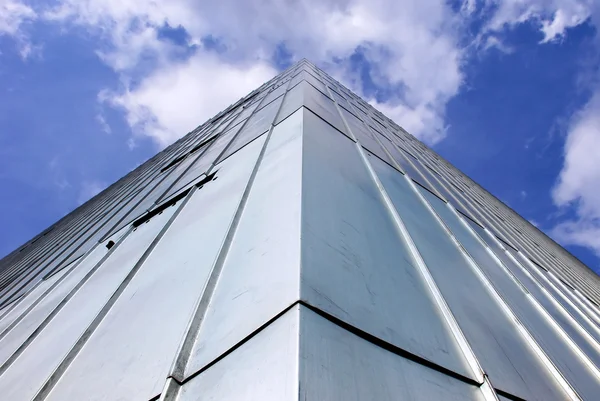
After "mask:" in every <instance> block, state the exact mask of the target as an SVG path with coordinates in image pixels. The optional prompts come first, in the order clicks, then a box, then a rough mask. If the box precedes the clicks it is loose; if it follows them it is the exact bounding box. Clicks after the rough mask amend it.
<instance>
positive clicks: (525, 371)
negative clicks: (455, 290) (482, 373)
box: [421, 189, 566, 401]
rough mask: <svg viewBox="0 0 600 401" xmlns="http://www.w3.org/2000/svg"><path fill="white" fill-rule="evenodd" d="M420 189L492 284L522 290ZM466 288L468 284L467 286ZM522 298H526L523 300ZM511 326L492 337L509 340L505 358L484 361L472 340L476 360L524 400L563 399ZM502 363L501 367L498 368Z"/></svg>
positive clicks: (443, 207)
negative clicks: (506, 331) (501, 335)
mask: <svg viewBox="0 0 600 401" xmlns="http://www.w3.org/2000/svg"><path fill="white" fill-rule="evenodd" d="M421 192H422V193H423V195H424V196H425V198H426V199H427V200H428V202H429V204H430V205H431V206H432V207H433V208H434V210H435V211H436V213H437V214H438V215H439V216H440V218H441V219H442V221H443V222H444V223H445V224H446V225H447V226H448V228H449V229H450V230H451V231H452V233H453V235H454V236H455V237H456V239H457V240H458V241H459V242H460V244H461V245H462V246H463V247H464V249H465V250H466V251H467V252H468V254H469V255H470V256H471V257H472V258H473V260H474V262H475V263H476V264H477V266H478V267H479V268H480V269H481V270H482V271H483V272H484V273H485V274H486V275H487V277H488V278H489V279H491V281H492V283H493V285H494V286H499V287H501V288H510V289H512V290H513V291H516V292H521V293H522V290H521V289H520V288H519V287H518V286H517V284H516V283H515V282H514V281H512V280H511V278H510V276H509V275H508V274H507V273H506V272H504V271H503V269H502V267H501V266H500V265H499V263H498V262H497V260H496V259H494V258H493V257H492V255H491V253H490V252H489V251H488V250H487V249H486V248H485V247H484V246H483V244H482V243H481V242H479V241H478V240H477V238H476V237H475V236H474V235H473V234H471V232H469V230H468V228H467V226H465V225H464V224H463V223H462V222H461V221H460V220H459V218H458V216H457V215H456V214H455V213H453V212H452V211H451V210H450V209H449V208H448V206H447V205H446V204H445V203H444V202H442V201H441V200H440V199H438V198H437V197H435V196H434V195H432V194H430V193H429V192H427V191H426V190H424V189H423V190H421ZM469 288H472V287H471V286H470V287H469ZM518 299H521V297H520V295H518ZM523 301H524V302H528V301H527V300H523ZM453 310H454V309H453ZM474 315H475V314H474ZM512 326H513V328H512V330H514V331H513V332H512V333H510V334H509V333H504V334H505V336H506V337H505V338H506V340H500V341H498V340H495V341H496V342H498V343H499V345H500V346H503V345H504V344H513V345H511V348H506V349H505V351H504V352H505V353H506V356H507V359H508V360H506V359H505V358H498V357H497V356H496V357H495V358H494V359H490V362H487V361H488V360H487V359H484V358H483V356H484V355H485V354H484V353H483V352H480V351H479V347H478V343H472V345H473V347H474V348H475V351H476V353H477V355H478V356H480V357H481V358H480V360H481V362H482V364H483V367H484V369H485V370H486V371H487V372H488V374H489V375H490V378H491V380H492V381H493V383H494V385H495V386H496V387H497V388H499V389H501V390H504V391H506V392H508V393H511V394H514V395H517V396H519V397H522V398H525V399H528V400H540V401H541V400H552V399H556V400H561V399H565V398H566V395H565V394H564V393H563V391H562V390H561V388H560V386H559V384H558V383H556V382H555V381H554V379H553V377H552V375H551V373H550V372H549V371H548V369H547V368H546V366H545V365H544V364H543V362H542V361H541V360H540V359H539V358H538V357H536V355H535V354H534V351H533V350H532V349H529V347H527V346H526V345H525V344H524V343H523V340H522V339H521V337H520V336H519V333H518V330H515V328H514V325H512ZM491 332H492V333H495V336H494V337H496V338H499V337H500V336H499V334H501V333H500V332H499V331H498V330H493V331H492V330H491ZM467 334H469V332H467ZM509 336H510V337H512V338H510V337H509ZM519 340H520V341H519ZM514 344H518V345H519V346H514ZM487 353H489V350H488V352H487ZM496 355H500V353H499V352H498V353H497V354H496ZM502 366H503V368H501V367H502ZM510 367H512V368H510Z"/></svg>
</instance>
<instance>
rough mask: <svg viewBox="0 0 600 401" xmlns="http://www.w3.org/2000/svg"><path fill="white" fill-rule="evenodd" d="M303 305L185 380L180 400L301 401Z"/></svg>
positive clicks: (177, 397)
mask: <svg viewBox="0 0 600 401" xmlns="http://www.w3.org/2000/svg"><path fill="white" fill-rule="evenodd" d="M299 320H300V311H299V306H295V307H293V308H292V309H291V310H289V311H288V312H287V313H285V314H284V315H283V316H281V317H280V318H278V319H277V320H275V321H274V322H273V323H271V324H270V325H269V326H267V327H266V328H265V329H264V330H262V331H260V332H259V333H258V334H256V335H255V336H254V337H252V338H251V339H250V340H249V341H247V342H245V343H244V344H243V345H242V346H240V347H239V348H237V349H235V350H234V351H233V352H231V353H230V354H228V355H227V356H225V357H224V358H223V359H221V360H220V361H218V362H217V363H215V364H214V365H213V366H211V367H210V368H209V369H207V370H206V371H204V372H202V373H200V374H199V375H198V376H196V377H193V378H191V379H190V380H189V381H188V382H186V383H184V384H183V386H182V387H181V389H180V390H179V393H178V395H177V396H176V398H175V397H174V398H173V399H174V400H176V401H208V400H228V401H299V398H298V363H299V358H298V342H299V340H298V335H299V329H300V327H299V326H300V321H299Z"/></svg>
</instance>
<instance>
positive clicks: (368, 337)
mask: <svg viewBox="0 0 600 401" xmlns="http://www.w3.org/2000/svg"><path fill="white" fill-rule="evenodd" d="M296 305H301V306H303V307H305V308H307V309H309V310H311V311H312V312H314V313H316V314H318V315H319V316H321V317H322V318H325V319H326V320H328V321H329V322H331V323H333V324H335V325H337V326H338V327H341V328H342V329H344V330H346V331H348V332H350V333H351V334H354V335H355V336H357V337H359V338H361V339H363V340H365V341H368V342H369V343H371V344H373V345H376V346H377V347H379V348H383V349H384V350H386V351H389V352H391V353H393V354H395V355H398V356H400V357H403V358H405V359H408V360H410V361H413V362H415V363H418V364H419V365H422V366H425V367H428V368H430V369H433V370H435V371H437V372H440V373H442V374H445V375H446V376H450V377H452V378H454V379H457V380H460V381H461V382H464V383H467V384H470V385H473V386H477V387H480V386H481V385H482V383H479V382H477V381H476V380H473V379H471V378H469V377H466V376H463V375H461V374H459V373H456V372H454V371H452V370H450V369H448V368H445V367H443V366H441V365H438V364H437V363H435V362H432V361H430V360H428V359H425V358H423V357H421V356H419V355H416V354H413V353H411V352H409V351H407V350H405V349H402V348H400V347H398V346H396V345H393V344H391V343H389V342H387V341H385V340H382V339H380V338H379V337H376V336H374V335H372V334H369V333H367V332H365V331H363V330H361V329H359V328H357V327H355V326H353V325H351V324H349V323H346V322H345V321H343V320H341V319H339V318H337V317H335V316H333V315H330V314H329V313H327V312H325V311H323V310H321V309H319V308H317V307H315V306H313V305H311V304H309V303H308V302H306V301H303V300H298V301H295V302H294V303H292V304H291V305H289V306H287V307H286V308H285V309H283V310H282V311H281V312H279V313H278V314H276V315H275V316H273V317H272V318H271V319H269V320H268V321H267V322H265V323H264V324H262V325H261V326H260V327H258V328H257V329H255V330H254V331H253V332H251V333H250V334H248V335H247V336H246V337H244V338H243V339H242V340H240V341H239V342H237V343H236V344H235V345H233V346H232V347H231V348H229V349H228V350H227V351H225V352H223V353H222V354H221V355H219V356H218V357H216V358H215V359H213V360H212V361H210V362H209V363H207V364H206V365H204V366H203V367H202V368H200V369H199V370H197V371H196V372H194V373H192V374H190V375H189V376H188V377H186V378H184V379H183V380H178V379H177V378H176V377H173V376H169V377H170V378H172V379H173V380H175V381H176V382H177V384H179V385H184V384H185V383H187V382H189V381H190V380H192V379H193V378H195V377H196V376H198V375H200V374H202V373H203V372H205V371H206V370H208V369H209V368H211V367H212V366H214V365H215V364H216V363H217V362H219V361H221V360H222V359H224V358H225V357H226V356H228V355H229V354H231V353H232V352H233V351H235V350H236V349H238V348H240V347H241V346H242V345H244V344H245V343H247V342H248V341H250V340H251V339H252V338H254V337H255V336H256V335H258V334H259V333H260V332H261V331H263V330H264V329H266V328H267V327H268V326H269V325H271V323H273V322H274V321H276V320H277V319H279V318H280V317H281V316H283V315H284V314H285V313H286V312H288V311H289V310H290V309H292V308H293V307H294V306H296ZM509 398H511V399H515V400H520V398H514V396H513V395H510V397H509Z"/></svg>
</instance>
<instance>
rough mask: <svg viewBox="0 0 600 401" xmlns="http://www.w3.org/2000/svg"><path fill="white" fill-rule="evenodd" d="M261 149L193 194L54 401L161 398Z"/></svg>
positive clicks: (222, 169)
mask: <svg viewBox="0 0 600 401" xmlns="http://www.w3.org/2000/svg"><path fill="white" fill-rule="evenodd" d="M261 145H262V143H261V141H258V142H257V143H256V145H255V146H253V147H248V148H247V149H245V150H246V151H242V152H240V153H239V154H238V155H236V158H237V157H238V156H239V158H237V159H234V158H232V159H231V160H228V161H226V162H225V163H223V164H221V165H220V167H219V174H218V179H217V180H215V181H214V182H211V183H209V184H207V185H205V186H204V187H203V188H202V189H199V190H197V191H196V192H194V193H193V194H192V196H191V199H190V200H189V201H188V202H187V203H186V204H185V207H184V208H183V209H182V210H181V212H180V213H179V214H178V216H177V218H176V219H175V221H174V222H173V223H172V225H171V226H170V227H169V229H168V231H167V232H166V233H165V234H164V236H163V237H162V238H161V240H160V242H159V243H158V244H157V245H156V247H155V248H154V249H153V251H152V253H151V255H150V256H149V257H148V259H147V260H146V261H145V262H144V264H143V265H142V267H141V269H140V270H139V272H138V273H137V274H136V276H135V277H134V278H133V279H132V280H131V282H130V283H129V285H128V286H127V288H126V289H125V291H124V292H123V294H122V296H121V297H120V298H119V300H118V301H117V302H116V303H115V304H114V306H113V307H112V308H111V310H110V312H109V313H108V314H107V316H106V317H105V318H104V320H103V321H102V323H101V324H100V325H99V326H98V328H97V329H96V330H95V331H94V333H93V335H92V336H91V337H90V339H89V340H88V341H87V344H86V346H85V348H84V349H83V350H82V351H81V352H80V353H79V355H77V357H76V358H75V359H74V360H73V362H72V363H71V364H70V366H69V368H68V369H67V371H66V372H65V373H64V375H63V377H62V378H61V379H60V381H59V382H58V383H57V384H56V386H55V388H54V389H53V391H52V393H51V394H50V396H49V397H48V399H49V400H64V399H85V398H86V395H88V394H90V393H92V394H96V396H95V397H96V398H95V399H96V400H115V399H127V400H133V399H143V400H147V399H150V398H152V397H153V396H155V395H156V394H159V393H160V392H161V389H162V386H163V384H164V383H163V382H164V379H165V378H166V377H167V376H168V373H169V368H170V367H171V363H172V361H173V358H174V355H175V353H176V351H177V349H178V347H179V343H180V341H181V339H182V337H183V335H184V332H185V329H186V328H187V325H188V321H189V319H190V316H191V314H192V312H193V310H194V306H195V304H196V303H197V301H198V299H199V298H200V297H201V295H202V289H203V288H204V287H205V286H206V282H207V279H208V277H209V274H210V272H211V269H212V267H213V264H214V263H215V260H216V259H217V256H218V253H219V249H220V248H221V245H222V244H223V242H224V240H225V236H226V234H227V229H228V228H229V225H230V223H231V221H232V220H233V216H234V213H235V210H236V207H237V205H238V204H239V201H240V199H241V197H242V194H243V191H244V188H245V186H246V184H247V182H248V177H249V176H250V172H251V170H252V167H253V165H254V163H255V161H256V158H257V156H258V152H259V151H260V147H261ZM241 159H246V164H244V160H241ZM176 206H177V205H175V206H171V207H170V208H173V207H176ZM149 327H151V328H152V330H148V328H149ZM102 372H104V374H101V373H102ZM123 378H130V379H128V380H123Z"/></svg>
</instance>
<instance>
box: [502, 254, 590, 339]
mask: <svg viewBox="0 0 600 401" xmlns="http://www.w3.org/2000/svg"><path fill="white" fill-rule="evenodd" d="M507 250H508V252H509V253H510V254H511V255H512V256H513V257H514V258H515V259H516V260H520V258H519V255H518V253H517V252H516V251H515V250H513V249H512V248H508V249H507ZM521 266H523V268H524V269H525V271H526V272H527V273H525V275H526V276H527V277H528V279H529V280H531V282H535V283H536V284H538V285H539V286H541V287H542V288H543V291H544V293H545V295H546V298H548V300H550V301H556V302H557V303H558V304H559V305H560V306H561V307H562V308H564V311H565V312H566V313H568V314H569V315H571V317H573V319H575V321H576V323H577V324H578V325H580V326H581V328H582V329H583V330H585V332H587V333H588V334H589V335H590V336H592V337H593V339H594V340H595V341H596V342H597V343H598V344H600V327H599V326H598V325H597V324H595V323H594V322H593V321H592V319H590V316H589V315H587V314H586V313H585V312H584V311H583V309H582V308H581V307H579V306H577V304H576V302H574V301H573V299H572V298H569V297H568V296H567V295H568V293H564V292H563V291H561V290H560V289H559V288H558V287H557V286H555V285H554V284H552V282H551V281H550V280H549V279H548V278H547V277H545V276H544V275H543V274H542V273H541V272H540V271H539V269H537V268H535V267H534V268H529V267H528V266H527V264H526V263H525V262H524V263H523V264H522V265H521ZM523 281H525V280H523Z"/></svg>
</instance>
